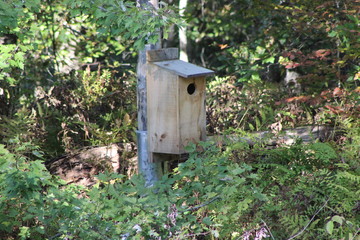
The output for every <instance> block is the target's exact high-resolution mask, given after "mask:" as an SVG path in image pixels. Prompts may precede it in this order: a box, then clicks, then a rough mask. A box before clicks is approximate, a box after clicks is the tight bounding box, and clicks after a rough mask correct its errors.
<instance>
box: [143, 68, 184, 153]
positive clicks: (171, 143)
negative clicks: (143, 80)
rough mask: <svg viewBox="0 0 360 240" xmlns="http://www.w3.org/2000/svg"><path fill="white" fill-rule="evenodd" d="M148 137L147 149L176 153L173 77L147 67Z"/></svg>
mask: <svg viewBox="0 0 360 240" xmlns="http://www.w3.org/2000/svg"><path fill="white" fill-rule="evenodd" d="M147 77H148V79H147V88H148V105H147V112H148V138H149V150H150V152H160V153H176V152H177V149H178V148H179V139H180V136H179V128H178V126H179V107H178V104H179V95H178V91H179V88H178V80H177V78H178V77H177V76H176V75H174V74H171V73H170V72H167V71H161V69H159V68H158V67H156V66H155V65H153V64H149V66H148V76H147Z"/></svg>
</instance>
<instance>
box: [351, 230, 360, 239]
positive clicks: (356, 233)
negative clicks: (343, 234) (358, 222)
mask: <svg viewBox="0 0 360 240" xmlns="http://www.w3.org/2000/svg"><path fill="white" fill-rule="evenodd" d="M359 231H360V228H358V230H357V231H356V232H355V234H354V236H353V237H352V238H351V239H350V240H354V239H355V238H356V236H357V235H358V233H359Z"/></svg>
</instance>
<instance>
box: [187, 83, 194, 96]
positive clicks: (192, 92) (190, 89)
mask: <svg viewBox="0 0 360 240" xmlns="http://www.w3.org/2000/svg"><path fill="white" fill-rule="evenodd" d="M195 90H196V87H195V83H190V84H189V86H188V87H187V92H188V94H190V95H193V94H194V92H195Z"/></svg>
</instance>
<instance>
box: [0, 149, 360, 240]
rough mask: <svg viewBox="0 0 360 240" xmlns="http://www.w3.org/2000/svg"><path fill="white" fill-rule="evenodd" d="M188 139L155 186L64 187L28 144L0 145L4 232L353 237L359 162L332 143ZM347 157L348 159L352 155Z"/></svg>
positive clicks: (102, 182) (16, 235)
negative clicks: (272, 144) (184, 156)
mask: <svg viewBox="0 0 360 240" xmlns="http://www.w3.org/2000/svg"><path fill="white" fill-rule="evenodd" d="M200 145H201V147H202V148H203V149H205V150H204V151H203V152H202V153H198V152H196V151H195V149H196V146H189V147H188V150H189V151H190V152H191V153H190V156H189V159H188V160H187V161H186V162H184V163H181V164H180V165H179V166H178V167H177V168H176V169H174V171H173V172H171V173H169V174H168V175H165V176H163V178H162V179H161V180H160V181H159V182H158V183H157V184H156V185H155V186H154V187H152V188H146V187H145V185H144V181H143V179H142V178H141V177H140V176H133V177H132V178H130V179H127V178H126V177H125V176H124V175H120V174H115V173H109V172H105V173H102V174H100V175H98V176H97V178H98V180H99V181H98V183H97V184H96V185H95V186H93V187H92V188H90V189H85V188H82V187H79V186H75V185H72V184H68V185H67V184H65V183H64V182H62V181H61V180H59V179H58V178H57V177H54V176H51V175H50V174H49V172H48V171H47V170H46V168H45V167H44V164H43V161H42V153H41V151H39V149H38V147H36V145H34V144H32V143H30V142H27V143H26V142H23V143H20V144H19V146H18V148H17V149H12V150H11V152H10V151H9V150H8V149H7V148H6V147H5V146H4V145H0V172H1V174H0V235H1V236H2V239H294V238H298V239H359V235H358V232H359V223H360V219H359V215H360V214H359V211H360V208H359V196H360V194H359V193H360V192H359V189H358V186H359V183H360V177H359V168H358V166H356V165H354V164H353V163H355V162H356V161H355V159H352V158H353V157H356V156H353V155H351V154H347V156H346V160H344V159H345V157H344V156H342V153H341V152H339V151H336V149H334V147H333V146H332V145H331V144H329V143H320V142H317V143H313V144H308V145H304V144H302V143H301V142H297V143H295V144H294V145H292V146H288V147H280V148H277V149H268V150H265V149H264V148H262V147H261V146H256V145H255V146H254V147H253V148H250V147H249V146H248V145H247V143H240V142H237V143H235V144H229V145H227V146H225V147H224V146H222V147H220V146H217V145H216V144H213V143H211V142H203V143H200ZM350 160H351V161H350Z"/></svg>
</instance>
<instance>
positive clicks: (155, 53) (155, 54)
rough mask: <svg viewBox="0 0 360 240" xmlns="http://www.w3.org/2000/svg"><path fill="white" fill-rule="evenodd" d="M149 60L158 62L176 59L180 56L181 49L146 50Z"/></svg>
mask: <svg viewBox="0 0 360 240" xmlns="http://www.w3.org/2000/svg"><path fill="white" fill-rule="evenodd" d="M146 58H147V61H148V62H158V61H165V60H174V59H178V58H179V49H177V48H164V49H157V50H152V51H147V52H146Z"/></svg>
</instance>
